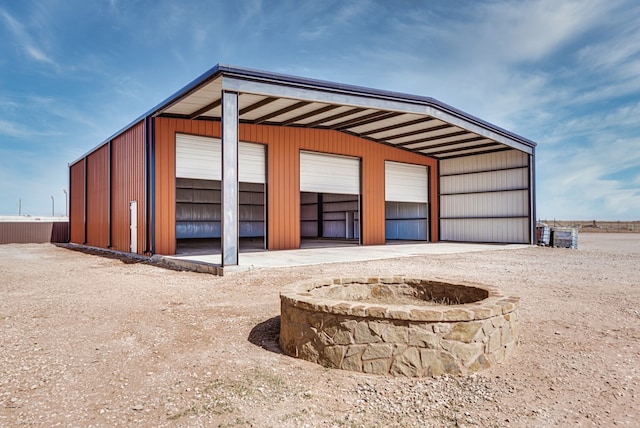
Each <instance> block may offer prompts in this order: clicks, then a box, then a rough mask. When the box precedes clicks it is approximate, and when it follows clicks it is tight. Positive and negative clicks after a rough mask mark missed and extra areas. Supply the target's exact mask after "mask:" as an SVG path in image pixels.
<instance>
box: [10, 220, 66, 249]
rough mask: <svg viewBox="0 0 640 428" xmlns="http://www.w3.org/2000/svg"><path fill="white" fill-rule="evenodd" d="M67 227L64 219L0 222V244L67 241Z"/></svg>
mask: <svg viewBox="0 0 640 428" xmlns="http://www.w3.org/2000/svg"><path fill="white" fill-rule="evenodd" d="M68 227H69V223H67V222H66V221H56V222H51V221H14V222H0V244H28V243H33V244H42V243H45V242H67V233H68V231H69V228H68Z"/></svg>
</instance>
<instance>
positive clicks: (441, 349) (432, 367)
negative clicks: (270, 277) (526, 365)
mask: <svg viewBox="0 0 640 428" xmlns="http://www.w3.org/2000/svg"><path fill="white" fill-rule="evenodd" d="M429 284H437V286H438V287H442V286H444V287H446V286H447V284H443V283H440V282H437V283H436V282H430V281H428V280H423V279H413V278H403V277H394V278H377V277H375V278H338V279H328V280H321V281H306V282H301V283H296V284H293V285H290V286H288V287H286V288H285V289H284V290H283V291H282V293H281V329H280V346H281V348H282V350H283V351H284V352H285V353H286V354H288V355H291V356H294V357H297V358H302V359H305V360H308V361H312V362H315V363H318V364H321V365H323V366H325V367H331V368H339V369H344V370H352V371H357V372H364V373H374V374H391V375H404V376H438V375H441V374H445V373H447V374H454V375H465V374H468V373H472V372H476V371H478V370H481V369H485V368H488V367H490V366H491V365H492V364H496V363H501V362H503V361H504V360H505V359H507V358H509V357H510V355H511V354H512V353H513V352H514V350H515V348H516V345H517V337H518V332H519V327H518V307H519V299H518V298H515V297H505V296H503V295H502V294H501V293H500V292H499V291H498V290H497V289H495V288H494V287H490V286H485V285H479V284H452V285H451V286H452V290H456V289H457V290H459V288H460V287H461V286H463V287H470V288H472V289H475V290H476V292H475V294H476V295H478V294H480V295H483V296H487V297H486V298H484V299H482V300H480V301H477V302H472V303H466V304H459V305H438V306H425V305H394V304H390V305H383V304H379V303H362V302H361V301H357V300H355V301H352V300H338V299H337V297H341V298H347V297H349V293H350V292H349V291H348V290H349V289H351V290H352V292H353V293H356V294H358V295H359V296H360V297H362V296H361V295H362V294H363V287H362V285H366V286H367V287H368V288H369V289H371V290H373V289H376V287H377V288H378V289H379V287H380V286H381V285H382V286H391V288H389V289H393V287H394V286H397V288H398V289H403V290H406V286H407V285H409V286H410V287H413V288H416V287H417V288H421V289H424V288H425V287H427V288H428V287H429ZM336 285H340V286H342V287H344V288H343V290H347V291H341V292H340V291H337V290H336ZM478 290H479V291H480V293H478ZM470 293H473V291H470ZM467 294H468V293H467Z"/></svg>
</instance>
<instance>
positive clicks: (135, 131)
mask: <svg viewBox="0 0 640 428" xmlns="http://www.w3.org/2000/svg"><path fill="white" fill-rule="evenodd" d="M144 162H145V161H144V121H142V122H139V123H138V124H136V125H134V126H132V127H131V128H129V129H128V130H127V131H126V132H124V133H122V134H121V135H119V136H118V137H116V138H114V139H113V140H112V141H111V248H113V249H114V250H118V251H125V252H129V251H130V245H131V234H130V231H129V221H130V219H129V215H130V212H129V203H130V202H131V201H137V202H138V253H139V254H142V253H143V252H144V250H145V248H144V242H145V218H144V209H143V207H144V204H145V201H144V197H145V195H144V179H145V177H144V172H145V170H144Z"/></svg>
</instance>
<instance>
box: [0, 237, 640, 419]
mask: <svg viewBox="0 0 640 428" xmlns="http://www.w3.org/2000/svg"><path fill="white" fill-rule="evenodd" d="M579 239H580V240H579V249H578V250H568V249H552V248H537V247H530V248H527V249H522V250H509V251H505V250H501V251H488V252H478V253H468V254H459V255H455V254H453V255H438V256H421V257H414V258H405V259H393V260H383V261H372V262H364V263H349V264H327V265H318V266H312V267H300V268H290V269H263V270H253V271H248V272H238V273H231V274H227V275H226V276H225V277H214V276H210V275H206V274H196V273H188V272H177V271H170V270H165V269H162V268H159V267H156V266H153V265H148V264H144V263H123V262H122V261H120V260H117V259H109V258H104V257H99V256H95V255H90V254H84V253H80V252H77V251H71V250H67V249H64V248H58V247H55V246H53V245H35V244H34V245H29V244H27V245H2V246H0V426H2V427H15V426H17V427H19V426H43V427H44V426H46V427H50V426H82V427H89V426H154V427H155V426H190V427H191V426H214V427H218V426H219V427H234V426H256V427H281V426H285V427H287V426H289V427H303V426H306V427H316V426H318V427H360V426H362V427H375V426H380V427H383V426H384V427H386V426H403V427H404V426H421V427H422V426H434V427H441V426H452V427H453V426H466V427H476V426H477V427H503V426H510V427H545V426H592V425H594V426H614V425H620V426H638V421H640V235H638V234H635V235H633V234H581V235H580V238H579ZM355 275H385V276H390V275H408V276H424V277H429V278H433V279H440V280H448V281H456V280H460V281H474V282H481V283H486V284H493V285H496V286H498V287H500V288H501V289H502V290H503V291H504V292H506V293H508V294H513V295H517V296H520V297H521V299H522V308H521V310H520V317H521V336H520V345H519V348H518V350H517V352H516V354H515V356H514V357H513V358H512V359H511V360H509V362H508V363H506V364H503V365H499V366H494V367H492V368H490V369H488V370H486V371H484V372H482V373H479V374H476V375H474V376H470V377H440V378H425V379H408V378H393V377H379V376H371V375H364V374H358V373H353V372H346V371H340V370H332V369H326V368H323V367H320V366H317V365H315V364H312V363H309V362H306V361H302V360H297V359H294V358H291V357H288V356H285V355H282V354H281V353H280V352H279V350H278V346H277V333H278V323H279V319H278V315H279V312H280V306H279V297H278V290H279V289H280V287H281V286H282V285H283V284H285V283H289V282H292V281H295V280H297V279H305V278H310V277H327V276H355Z"/></svg>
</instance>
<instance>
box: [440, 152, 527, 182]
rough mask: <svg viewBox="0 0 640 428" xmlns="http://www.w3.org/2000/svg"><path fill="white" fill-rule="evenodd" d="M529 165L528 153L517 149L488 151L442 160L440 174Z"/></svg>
mask: <svg viewBox="0 0 640 428" xmlns="http://www.w3.org/2000/svg"><path fill="white" fill-rule="evenodd" d="M527 165H528V155H527V154H526V153H523V152H519V151H517V150H509V151H504V152H497V153H487V154H482V155H476V156H467V157H462V158H456V159H446V160H442V161H441V162H440V175H441V176H442V175H450V174H463V173H467V172H480V171H493V170H498V169H505V168H515V167H519V166H524V167H526V166H527Z"/></svg>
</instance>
